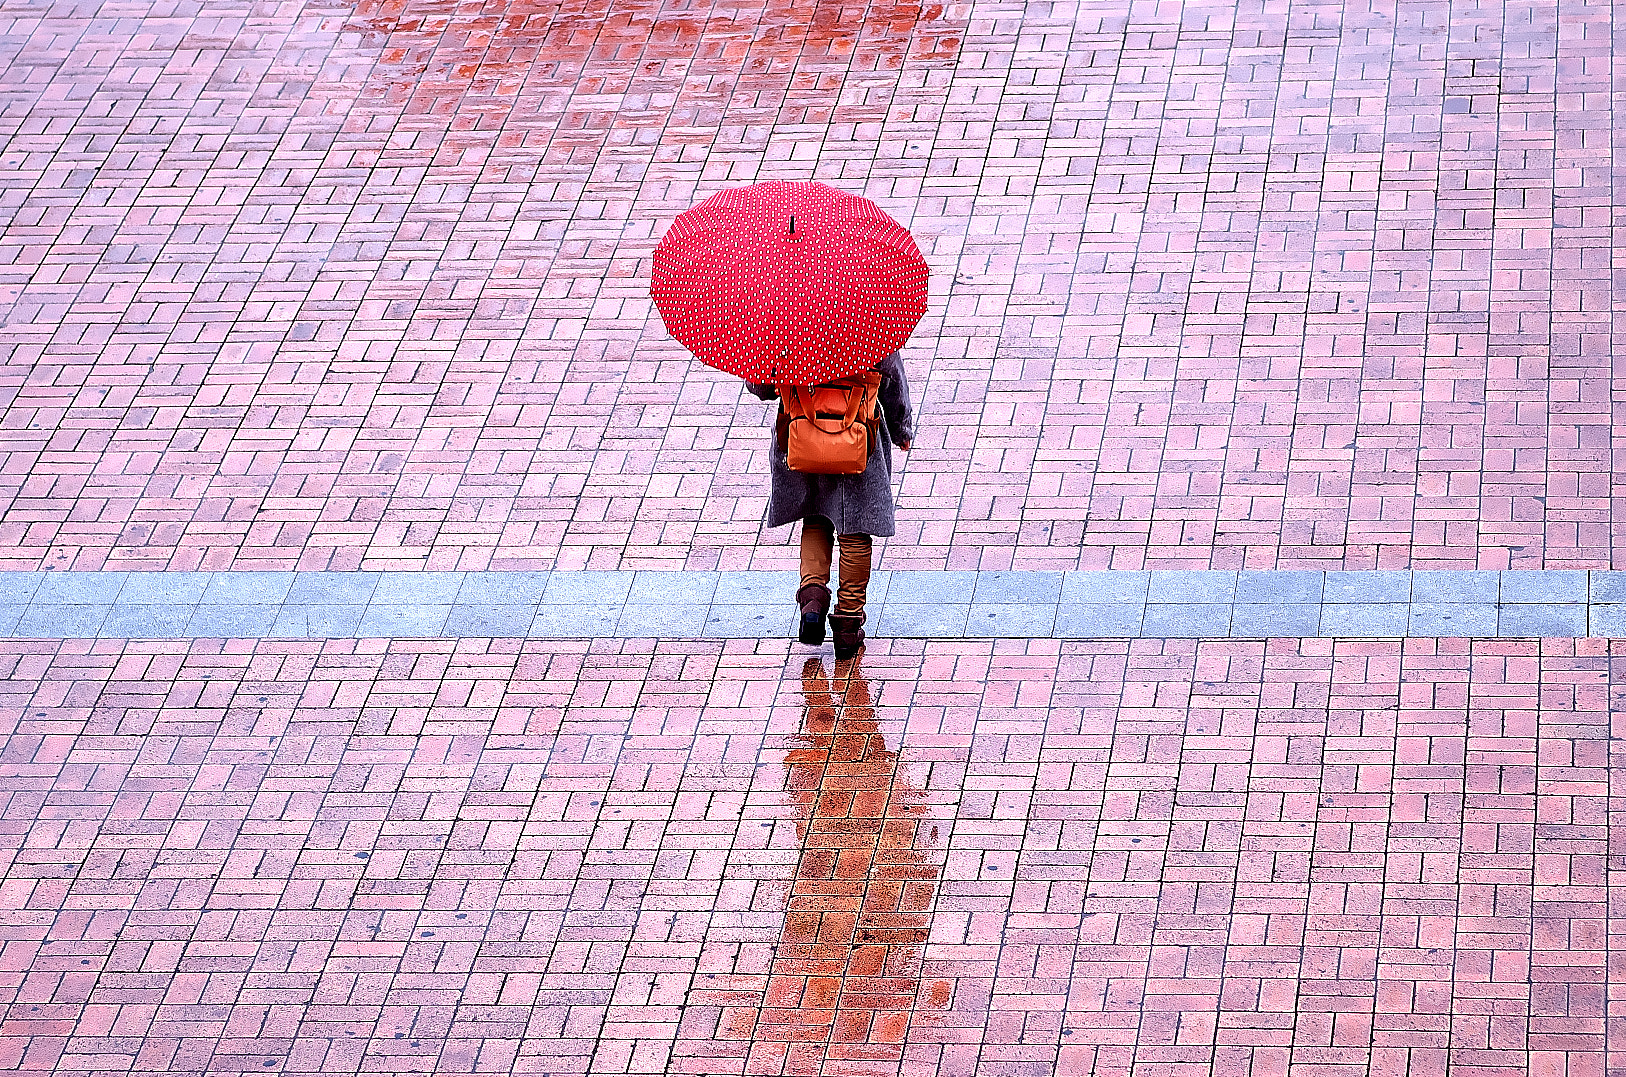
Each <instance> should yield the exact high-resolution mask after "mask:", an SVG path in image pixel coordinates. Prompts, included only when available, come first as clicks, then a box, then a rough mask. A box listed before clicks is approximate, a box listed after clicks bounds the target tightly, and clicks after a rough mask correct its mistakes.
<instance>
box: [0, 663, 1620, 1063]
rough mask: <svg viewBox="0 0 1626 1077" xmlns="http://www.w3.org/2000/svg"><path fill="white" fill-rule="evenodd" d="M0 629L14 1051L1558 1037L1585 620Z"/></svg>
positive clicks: (1364, 1050)
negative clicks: (861, 645) (251, 634)
mask: <svg viewBox="0 0 1626 1077" xmlns="http://www.w3.org/2000/svg"><path fill="white" fill-rule="evenodd" d="M0 650H3V651H4V653H5V655H6V656H7V657H6V659H5V661H6V671H7V677H6V680H5V682H4V686H5V692H6V700H5V703H4V708H3V714H4V717H5V721H6V725H7V732H8V736H7V740H6V748H5V751H6V755H5V759H4V762H5V764H6V774H7V781H8V789H9V791H8V794H7V798H6V801H5V809H4V816H3V820H0V822H3V826H4V832H5V833H6V834H7V835H8V838H7V842H6V846H7V869H6V882H5V890H6V895H7V904H8V905H9V906H11V907H12V908H13V909H14V911H13V912H11V913H8V914H5V915H4V923H5V924H6V928H5V932H6V937H7V939H8V940H9V941H8V942H7V943H6V949H5V955H6V962H7V966H6V968H7V972H6V976H7V981H6V984H7V990H8V994H9V1000H8V1001H9V1005H8V1007H7V1010H6V1016H5V1018H4V1021H3V1022H0V1043H4V1044H5V1045H6V1050H7V1052H8V1055H7V1057H8V1058H9V1059H10V1063H11V1065H13V1066H20V1067H21V1068H24V1069H32V1070H48V1069H53V1068H55V1069H58V1070H61V1071H67V1070H89V1071H98V1072H101V1071H111V1070H114V1069H124V1070H125V1071H130V1070H134V1071H138V1072H166V1071H167V1072H247V1071H249V1070H255V1071H258V1070H260V1069H262V1068H263V1069H267V1070H277V1071H279V1072H310V1073H349V1072H356V1071H358V1070H360V1071H369V1072H398V1073H404V1072H433V1073H473V1072H491V1071H495V1072H509V1071H512V1072H541V1073H583V1072H596V1073H615V1072H645V1073H650V1072H655V1073H658V1072H675V1073H804V1074H807V1073H848V1074H873V1073H943V1074H973V1073H996V1072H1013V1071H1014V1072H1030V1071H1031V1072H1041V1071H1042V1072H1055V1073H1062V1074H1073V1075H1084V1074H1101V1073H1126V1074H1127V1073H1142V1072H1166V1073H1177V1074H1187V1073H1191V1074H1197V1073H1248V1072H1258V1071H1268V1070H1272V1069H1274V1070H1282V1069H1284V1068H1287V1067H1292V1068H1294V1069H1297V1068H1301V1067H1311V1068H1314V1067H1318V1066H1324V1065H1325V1066H1336V1067H1338V1068H1339V1069H1340V1070H1344V1071H1348V1072H1357V1073H1372V1074H1390V1073H1405V1072H1428V1071H1429V1070H1430V1069H1431V1068H1432V1069H1433V1070H1434V1071H1438V1072H1444V1071H1446V1069H1447V1068H1448V1067H1449V1068H1450V1069H1451V1070H1453V1071H1454V1072H1463V1073H1469V1072H1480V1071H1481V1070H1482V1069H1483V1071H1488V1072H1498V1071H1503V1072H1517V1071H1521V1070H1525V1067H1526V1066H1527V1065H1529V1066H1531V1067H1532V1068H1531V1069H1529V1070H1526V1072H1543V1070H1542V1069H1541V1067H1546V1070H1545V1071H1546V1072H1566V1071H1565V1070H1564V1069H1563V1068H1562V1067H1564V1066H1566V1065H1567V1066H1569V1067H1570V1071H1572V1072H1587V1071H1588V1067H1589V1066H1591V1065H1592V1064H1593V1063H1595V1062H1596V1061H1598V1060H1599V1059H1601V1058H1602V1050H1603V1044H1604V1037H1605V1031H1606V1026H1605V1020H1606V1018H1605V1002H1606V999H1607V998H1608V997H1609V996H1610V994H1611V992H1612V990H1613V988H1612V987H1611V986H1610V985H1611V984H1612V982H1613V979H1614V977H1613V976H1612V975H1611V974H1610V971H1609V970H1610V969H1611V968H1612V967H1613V964H1612V963H1613V962H1615V961H1616V957H1615V956H1614V947H1613V939H1614V935H1613V933H1612V932H1610V931H1609V924H1610V923H1611V921H1610V919H1609V916H1608V908H1609V900H1610V894H1611V893H1612V892H1613V884H1612V882H1611V878H1610V873H1609V871H1608V856H1609V853H1608V849H1609V842H1610V840H1611V839H1610V838H1609V834H1610V833H1611V831H1612V825H1613V824H1612V820H1613V818H1614V815H1615V814H1616V808H1615V804H1614V790H1613V788H1612V782H1611V778H1610V775H1611V774H1613V773H1614V772H1615V771H1616V770H1618V767H1617V766H1616V764H1617V762H1618V760H1617V759H1616V754H1617V753H1616V749H1615V748H1614V747H1613V746H1612V745H1613V743H1614V740H1613V739H1612V736H1613V733H1612V729H1613V727H1612V723H1613V721H1614V718H1613V711H1614V710H1617V709H1618V708H1619V699H1618V698H1617V697H1618V696H1619V694H1620V693H1621V691H1622V685H1621V681H1620V680H1617V678H1616V675H1617V674H1619V673H1621V672H1622V671H1623V670H1626V666H1623V665H1622V661H1621V659H1620V657H1619V656H1618V655H1616V654H1614V652H1615V651H1617V650H1618V647H1617V646H1615V645H1612V644H1610V643H1607V642H1604V641H1597V640H1582V641H1554V640H1548V641H1533V640H1482V641H1466V640H1437V641H1436V640H1420V639H1414V640H1407V641H1398V640H1392V641H1377V640H1374V641H1354V640H1351V641H1331V640H1310V639H1306V640H1272V641H1269V642H1260V641H1194V640H1169V641H1157V640H1134V641H1103V642H1093V643H1092V642H1082V641H1080V642H1060V641H1048V640H1047V641H1035V642H1032V643H1028V642H1024V641H1015V640H1012V641H999V642H992V641H932V642H922V641H909V640H889V641H880V642H878V643H876V644H875V645H873V646H872V647H871V648H870V649H869V650H868V652H867V653H866V655H865V656H864V657H863V659H862V660H861V661H860V662H859V663H858V664H857V665H851V664H848V663H841V664H837V665H832V664H831V663H830V661H829V658H828V655H825V656H823V657H820V656H817V655H814V656H809V655H808V653H807V652H805V651H803V650H802V649H801V648H799V647H795V646H794V645H790V644H786V643H784V642H781V641H729V642H723V641H692V642H685V641H664V642H656V641H649V640H597V641H590V642H589V641H576V642H569V641H560V642H550V641H539V640H518V639H507V640H504V639H498V640H467V639H466V640H460V641H450V640H394V641H382V640H367V641H355V640H345V641H328V642H318V641H279V640H260V641H194V642H190V643H169V642H130V643H127V644H117V643H110V642H88V641H65V642H62V643H60V644H47V645H45V646H43V647H42V646H40V645H37V644H35V645H25V644H16V643H11V644H4V645H0ZM267 1063H269V1065H267ZM1408 1067H1409V1068H1408Z"/></svg>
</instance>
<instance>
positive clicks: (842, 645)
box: [830, 535, 874, 659]
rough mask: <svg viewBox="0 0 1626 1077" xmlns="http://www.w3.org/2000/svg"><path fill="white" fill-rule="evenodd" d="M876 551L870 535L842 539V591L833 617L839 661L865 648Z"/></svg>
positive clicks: (843, 537) (831, 619) (850, 536)
mask: <svg viewBox="0 0 1626 1077" xmlns="http://www.w3.org/2000/svg"><path fill="white" fill-rule="evenodd" d="M873 550H874V542H873V541H871V539H870V537H869V536H868V535H842V536H841V589H840V592H839V596H838V598H837V600H836V611H835V612H834V613H832V614H831V615H830V627H831V629H832V630H834V632H835V637H836V638H835V644H836V658H837V659H843V658H851V657H853V656H854V655H856V654H857V653H858V651H859V648H861V647H863V646H864V600H865V599H866V598H867V597H868V595H869V573H870V557H871V554H872V551H873Z"/></svg>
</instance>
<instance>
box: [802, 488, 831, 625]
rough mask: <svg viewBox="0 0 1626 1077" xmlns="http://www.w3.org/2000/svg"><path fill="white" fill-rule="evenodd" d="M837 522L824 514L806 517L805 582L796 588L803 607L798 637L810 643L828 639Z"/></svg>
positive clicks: (803, 554) (803, 561)
mask: <svg viewBox="0 0 1626 1077" xmlns="http://www.w3.org/2000/svg"><path fill="white" fill-rule="evenodd" d="M835 542H836V535H835V526H834V525H833V524H831V523H830V521H829V520H826V519H825V518H824V517H822V516H809V517H808V518H807V519H805V520H803V521H802V586H801V587H800V588H798V589H797V591H796V605H797V607H798V608H799V609H800V610H801V614H800V620H799V622H798V624H797V627H796V638H797V639H798V640H800V641H801V642H803V643H805V644H807V645H808V646H810V647H817V646H819V645H820V644H822V643H823V642H824V618H825V615H826V614H828V613H829V612H830V560H831V558H832V556H833V555H834V554H835Z"/></svg>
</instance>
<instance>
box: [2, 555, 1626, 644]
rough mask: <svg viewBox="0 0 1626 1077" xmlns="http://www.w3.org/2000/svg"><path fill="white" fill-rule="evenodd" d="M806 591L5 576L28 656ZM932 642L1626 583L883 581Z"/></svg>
mask: <svg viewBox="0 0 1626 1077" xmlns="http://www.w3.org/2000/svg"><path fill="white" fill-rule="evenodd" d="M797 582H798V581H797V576H796V573H794V572H0V634H4V635H9V636H11V637H13V638H48V639H59V638H87V637H88V638H117V639H130V638H134V639H173V638H183V639H185V638H213V637H239V638H240V637H262V636H269V637H295V638H312V637H316V638H355V637H367V636H390V637H422V636H533V637H552V638H569V639H579V638H586V637H640V636H641V637H650V636H656V637H675V638H692V637H712V638H754V637H768V636H780V635H785V634H788V633H789V632H790V631H791V628H792V621H793V616H792V615H793V610H792V599H791V596H792V594H793V593H794V592H795V589H796V585H797ZM870 596H871V602H870V626H871V632H872V633H873V634H874V635H878V636H895V637H899V636H901V637H925V638H940V639H941V638H949V639H954V638H986V637H1026V638H1033V637H1038V638H1072V639H1097V638H1108V637H1140V636H1144V637H1208V638H1213V637H1225V636H1230V637H1238V638H1250V637H1251V638H1259V637H1264V636H1299V637H1303V636H1339V637H1351V636H1355V637H1366V636H1377V637H1383V636H1558V637H1580V636H1626V572H1613V571H1563V570H1551V571H1548V570H1535V571H1503V572H1495V571H1475V572H1458V571H1409V570H1402V571H1371V572H1358V571H1357V572H1308V571H1302V572H1301V571H1291V570H1282V571H1257V572H1250V571H1244V572H1210V571H1197V570H1173V571H1153V572H877V573H876V574H875V577H874V580H873V582H872V584H871V590H870Z"/></svg>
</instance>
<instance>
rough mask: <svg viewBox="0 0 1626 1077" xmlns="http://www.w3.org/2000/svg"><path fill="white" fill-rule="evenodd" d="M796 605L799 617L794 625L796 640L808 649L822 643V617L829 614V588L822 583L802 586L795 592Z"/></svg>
mask: <svg viewBox="0 0 1626 1077" xmlns="http://www.w3.org/2000/svg"><path fill="white" fill-rule="evenodd" d="M796 605H798V606H800V607H801V610H802V612H801V616H800V617H799V618H798V619H797V623H796V638H797V639H798V640H800V641H801V642H803V643H805V644H807V645H808V646H809V647H817V646H819V645H820V644H822V643H823V642H824V615H825V614H826V613H829V612H830V588H828V587H826V586H824V584H822V583H806V584H803V585H802V587H801V590H799V591H797V592H796Z"/></svg>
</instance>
